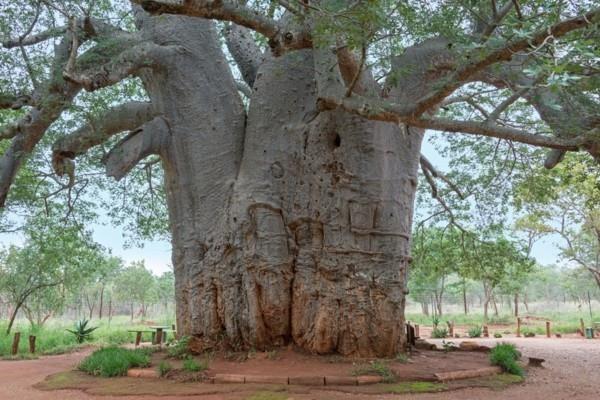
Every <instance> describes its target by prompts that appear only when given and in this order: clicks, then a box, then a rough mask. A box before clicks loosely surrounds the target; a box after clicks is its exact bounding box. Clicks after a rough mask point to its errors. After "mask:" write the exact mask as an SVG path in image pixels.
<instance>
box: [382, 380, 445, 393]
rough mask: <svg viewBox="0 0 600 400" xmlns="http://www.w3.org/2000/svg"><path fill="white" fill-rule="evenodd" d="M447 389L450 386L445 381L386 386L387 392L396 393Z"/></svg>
mask: <svg viewBox="0 0 600 400" xmlns="http://www.w3.org/2000/svg"><path fill="white" fill-rule="evenodd" d="M447 389H448V386H446V385H444V384H443V383H436V382H424V381H415V382H401V383H395V384H393V385H387V386H385V388H384V390H385V391H386V392H389V393H396V394H403V393H428V392H441V391H443V390H447Z"/></svg>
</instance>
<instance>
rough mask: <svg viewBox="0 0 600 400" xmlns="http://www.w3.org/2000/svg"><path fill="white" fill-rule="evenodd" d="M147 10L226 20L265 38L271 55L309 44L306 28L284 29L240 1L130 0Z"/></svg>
mask: <svg viewBox="0 0 600 400" xmlns="http://www.w3.org/2000/svg"><path fill="white" fill-rule="evenodd" d="M131 1H132V2H133V3H136V4H139V5H141V6H142V8H143V9H144V10H146V11H147V12H149V13H150V14H155V15H156V14H179V15H188V16H192V17H201V18H208V19H216V20H221V21H230V22H234V23H236V24H238V25H241V26H245V27H246V28H250V29H252V30H254V31H256V32H258V33H260V34H262V35H264V36H265V37H267V38H268V39H269V46H271V49H272V50H273V53H274V54H275V55H280V54H282V53H283V52H285V51H287V50H293V49H302V48H307V47H311V46H312V39H311V37H310V34H309V33H308V32H307V31H306V30H299V31H296V32H292V31H286V29H284V27H283V25H280V24H279V23H278V22H277V21H274V20H272V19H270V18H268V17H266V16H264V15H262V14H261V13H260V12H258V11H256V10H254V9H253V8H250V7H248V6H246V5H244V4H242V3H240V2H233V1H227V0H182V1H177V2H173V1H157V0H131Z"/></svg>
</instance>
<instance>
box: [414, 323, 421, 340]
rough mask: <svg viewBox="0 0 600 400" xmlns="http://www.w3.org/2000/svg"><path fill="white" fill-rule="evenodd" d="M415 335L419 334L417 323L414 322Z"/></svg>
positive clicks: (418, 335)
mask: <svg viewBox="0 0 600 400" xmlns="http://www.w3.org/2000/svg"><path fill="white" fill-rule="evenodd" d="M415 337H416V338H418V337H420V334H419V324H415Z"/></svg>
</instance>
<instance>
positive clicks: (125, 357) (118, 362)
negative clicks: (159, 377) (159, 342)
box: [79, 347, 150, 377]
mask: <svg viewBox="0 0 600 400" xmlns="http://www.w3.org/2000/svg"><path fill="white" fill-rule="evenodd" d="M148 365H150V356H149V352H148V351H144V350H142V349H137V350H128V349H123V348H120V347H105V348H103V349H100V350H96V351H94V352H93V353H92V354H91V355H89V356H87V357H86V358H84V359H83V361H82V362H81V363H80V364H79V369H80V370H81V371H84V372H87V373H88V374H90V375H98V376H103V377H111V376H123V375H127V370H128V369H129V368H133V367H147V366H148Z"/></svg>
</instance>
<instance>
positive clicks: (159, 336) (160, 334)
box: [149, 325, 170, 344]
mask: <svg viewBox="0 0 600 400" xmlns="http://www.w3.org/2000/svg"><path fill="white" fill-rule="evenodd" d="M149 328H150V329H152V330H154V331H156V333H155V334H154V335H153V340H152V344H161V343H162V342H164V341H165V340H166V332H165V330H167V329H169V328H170V326H168V325H158V326H150V327H149Z"/></svg>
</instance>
